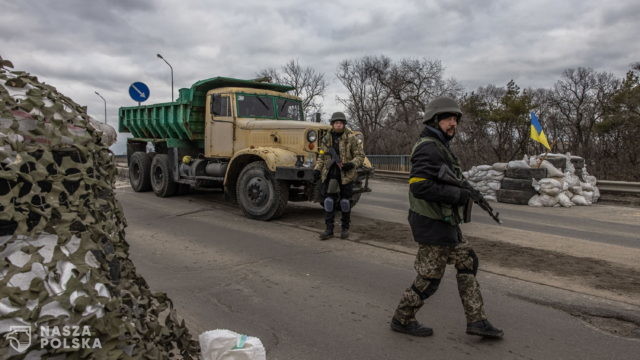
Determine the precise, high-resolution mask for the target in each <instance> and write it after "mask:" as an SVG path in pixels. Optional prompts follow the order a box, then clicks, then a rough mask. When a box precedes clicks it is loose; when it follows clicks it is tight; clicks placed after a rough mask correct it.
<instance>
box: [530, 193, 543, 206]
mask: <svg viewBox="0 0 640 360" xmlns="http://www.w3.org/2000/svg"><path fill="white" fill-rule="evenodd" d="M527 205H529V206H534V207H542V202H541V201H540V195H534V196H532V197H531V199H529V201H528V203H527Z"/></svg>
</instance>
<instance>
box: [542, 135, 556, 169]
mask: <svg viewBox="0 0 640 360" xmlns="http://www.w3.org/2000/svg"><path fill="white" fill-rule="evenodd" d="M557 142H558V139H555V140H553V142H552V143H551V149H553V148H554V147H555V146H556V143H557ZM549 150H550V149H547V152H545V153H544V155H543V156H542V158H541V159H538V169H539V168H540V166H541V165H542V162H543V161H545V160H546V159H547V155H549Z"/></svg>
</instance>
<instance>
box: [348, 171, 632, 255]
mask: <svg viewBox="0 0 640 360" xmlns="http://www.w3.org/2000/svg"><path fill="white" fill-rule="evenodd" d="M371 187H372V188H373V189H374V191H373V192H371V193H367V194H365V195H363V196H362V199H361V201H360V203H359V204H358V205H357V206H356V208H355V209H354V213H355V214H359V215H362V216H367V217H375V218H379V219H382V220H388V221H396V222H401V223H406V221H407V220H406V219H407V211H408V200H407V191H408V185H406V184H405V183H403V182H398V181H379V180H374V181H373V182H372V183H371ZM490 204H491V205H492V207H493V208H494V209H495V210H496V211H498V212H499V213H500V218H501V219H502V220H503V224H502V225H500V227H501V228H503V229H505V228H506V229H516V230H524V231H531V232H535V233H536V236H539V235H541V234H547V235H555V236H561V237H569V238H574V239H579V240H586V241H591V242H599V243H607V244H615V245H620V246H625V247H632V248H640V208H628V207H620V206H611V205H595V206H584V207H577V206H576V207H572V208H533V207H529V206H521V205H511V204H503V203H495V202H491V203H490ZM472 223H475V224H482V225H485V226H490V227H498V226H499V225H497V224H496V223H495V222H494V221H493V219H491V218H490V217H489V216H488V215H487V214H486V213H485V212H484V211H483V210H482V209H480V208H479V207H477V206H474V209H473V212H472Z"/></svg>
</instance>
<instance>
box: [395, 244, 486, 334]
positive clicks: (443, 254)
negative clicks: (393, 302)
mask: <svg viewBox="0 0 640 360" xmlns="http://www.w3.org/2000/svg"><path fill="white" fill-rule="evenodd" d="M447 264H452V265H455V267H456V270H457V271H458V273H457V275H456V280H457V281H458V292H459V294H460V299H461V300H462V306H463V307H464V313H465V315H466V317H467V322H469V323H470V322H475V321H480V320H484V319H486V318H487V316H486V315H485V313H484V309H483V302H482V294H481V293H480V285H479V284H478V281H477V280H476V275H475V274H476V272H477V270H478V258H477V256H476V254H475V252H474V251H473V249H472V248H471V246H470V245H469V243H468V242H467V241H466V240H464V239H463V240H462V242H460V243H458V244H457V245H456V246H455V247H451V246H441V245H427V244H420V247H419V249H418V255H417V256H416V261H415V264H414V268H415V269H416V272H417V273H418V276H417V277H416V279H415V280H414V281H413V284H412V285H411V287H409V288H407V289H406V290H405V291H404V293H403V294H402V299H401V300H400V304H399V305H398V308H397V309H396V312H395V314H394V317H395V318H396V319H397V320H399V321H400V322H401V323H403V324H406V323H408V322H410V321H415V316H416V312H418V310H419V309H420V308H421V307H422V305H423V304H424V300H425V299H427V298H428V297H429V296H431V295H433V293H435V291H436V290H437V289H438V285H439V284H440V281H441V279H442V276H443V275H444V270H445V268H446V266H447Z"/></svg>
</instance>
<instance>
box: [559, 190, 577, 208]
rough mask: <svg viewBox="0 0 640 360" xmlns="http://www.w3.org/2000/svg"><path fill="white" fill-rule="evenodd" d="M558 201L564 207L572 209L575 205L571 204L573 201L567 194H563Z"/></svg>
mask: <svg viewBox="0 0 640 360" xmlns="http://www.w3.org/2000/svg"><path fill="white" fill-rule="evenodd" d="M557 199H558V203H559V204H560V205H561V206H562V207H572V206H573V203H572V202H571V199H570V198H569V197H568V196H567V195H566V194H565V193H561V194H560V195H558V196H557Z"/></svg>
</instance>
